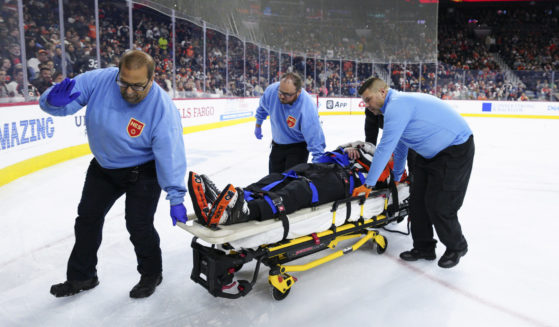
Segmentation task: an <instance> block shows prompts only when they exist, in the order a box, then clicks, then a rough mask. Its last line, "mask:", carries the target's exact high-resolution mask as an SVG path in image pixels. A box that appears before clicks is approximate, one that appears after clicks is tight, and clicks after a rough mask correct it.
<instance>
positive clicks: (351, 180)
mask: <svg viewBox="0 0 559 327" xmlns="http://www.w3.org/2000/svg"><path fill="white" fill-rule="evenodd" d="M354 187H355V182H354V181H353V175H349V194H353V188H354Z"/></svg>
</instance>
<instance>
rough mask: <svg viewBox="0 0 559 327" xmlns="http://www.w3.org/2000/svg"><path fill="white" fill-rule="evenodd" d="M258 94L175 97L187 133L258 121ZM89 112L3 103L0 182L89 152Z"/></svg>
mask: <svg viewBox="0 0 559 327" xmlns="http://www.w3.org/2000/svg"><path fill="white" fill-rule="evenodd" d="M258 101H259V99H258V98H229V99H175V104H176V106H177V109H178V111H179V114H180V116H181V119H182V124H183V127H184V129H183V131H184V133H185V134H188V133H193V132H197V131H203V130H208V129H213V128H220V127H225V126H230V125H235V124H241V123H246V122H250V121H254V114H255V111H256V108H257V107H258ZM448 102H449V103H450V105H451V106H452V107H453V108H455V109H456V110H457V111H458V112H459V113H460V114H462V115H463V116H470V117H506V118H535V119H559V103H558V102H533V101H530V102H511V101H508V102H499V101H457V100H450V101H448ZM317 103H318V110H319V114H320V115H363V113H364V110H365V107H364V104H363V101H361V99H359V98H329V97H326V98H318V97H317ZM85 110H86V109H84V110H81V111H79V112H78V113H76V114H75V115H73V116H67V117H54V116H50V115H48V114H46V113H44V112H43V111H41V109H40V108H39V105H38V104H37V103H20V104H15V105H3V106H1V107H0V186H2V185H4V184H7V183H9V182H11V181H13V180H15V179H17V178H20V177H22V176H25V175H27V174H30V173H32V172H34V171H37V170H39V169H43V168H46V167H49V166H52V165H55V164H58V163H60V162H63V161H65V160H69V159H73V158H77V157H79V156H83V155H86V154H90V153H91V152H90V150H89V146H88V144H87V135H86V130H85Z"/></svg>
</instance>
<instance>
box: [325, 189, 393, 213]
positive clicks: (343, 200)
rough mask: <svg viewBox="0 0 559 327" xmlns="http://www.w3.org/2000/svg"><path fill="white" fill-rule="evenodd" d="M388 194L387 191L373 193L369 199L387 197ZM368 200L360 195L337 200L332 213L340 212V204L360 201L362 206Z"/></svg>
mask: <svg viewBox="0 0 559 327" xmlns="http://www.w3.org/2000/svg"><path fill="white" fill-rule="evenodd" d="M387 193H388V191H387V190H382V191H373V192H371V193H370V194H369V197H372V198H373V197H378V196H383V195H386V194H387ZM366 199H367V198H366V197H365V195H359V196H350V197H348V198H345V199H341V200H336V201H334V203H333V204H332V210H331V211H332V212H335V211H337V210H338V206H339V205H340V204H344V203H349V202H353V201H359V205H362V204H363V203H365V200H366Z"/></svg>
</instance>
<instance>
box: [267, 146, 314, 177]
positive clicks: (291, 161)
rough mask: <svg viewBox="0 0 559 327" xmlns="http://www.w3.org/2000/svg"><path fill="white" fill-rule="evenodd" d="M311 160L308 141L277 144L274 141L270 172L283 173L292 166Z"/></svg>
mask: <svg viewBox="0 0 559 327" xmlns="http://www.w3.org/2000/svg"><path fill="white" fill-rule="evenodd" d="M307 160H309V151H308V150H307V143H306V142H301V143H292V144H277V143H276V142H272V152H270V161H269V173H270V174H272V173H282V172H284V171H286V170H289V169H290V168H291V167H293V166H295V165H297V164H300V163H306V162H307Z"/></svg>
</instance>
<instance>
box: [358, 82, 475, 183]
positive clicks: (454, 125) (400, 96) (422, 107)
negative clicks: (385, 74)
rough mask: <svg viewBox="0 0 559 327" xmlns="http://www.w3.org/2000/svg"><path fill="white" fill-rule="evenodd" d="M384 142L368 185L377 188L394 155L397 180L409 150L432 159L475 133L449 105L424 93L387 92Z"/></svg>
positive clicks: (372, 167)
mask: <svg viewBox="0 0 559 327" xmlns="http://www.w3.org/2000/svg"><path fill="white" fill-rule="evenodd" d="M380 110H381V112H382V113H383V114H384V128H383V131H382V138H381V140H380V142H379V144H378V146H377V149H376V151H375V156H374V157H373V162H372V163H371V168H370V170H369V174H368V176H367V180H366V182H365V183H366V184H367V185H375V184H376V181H377V180H378V178H379V177H380V174H381V173H382V171H383V170H384V168H385V167H386V164H387V163H388V160H389V159H390V156H391V155H392V153H394V177H395V178H396V180H399V179H400V177H401V176H402V174H403V173H404V169H405V164H406V158H407V155H408V148H411V149H412V150H414V151H415V152H417V153H418V154H419V155H421V156H422V157H424V158H427V159H431V158H433V157H434V156H436V155H437V154H438V153H439V152H441V151H442V150H444V149H445V148H447V147H449V146H453V145H458V144H462V143H464V142H466V141H467V140H468V138H469V137H470V135H472V131H471V129H470V127H469V126H468V124H467V123H466V121H465V120H464V118H462V116H460V115H459V114H458V113H457V112H456V111H455V110H454V109H453V108H452V107H451V106H450V105H449V104H447V103H445V102H444V101H442V100H441V99H439V98H436V97H434V96H432V95H428V94H424V93H404V92H399V91H396V90H392V89H390V90H388V94H387V95H386V99H385V101H384V106H383V107H382V108H381V109H380Z"/></svg>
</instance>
